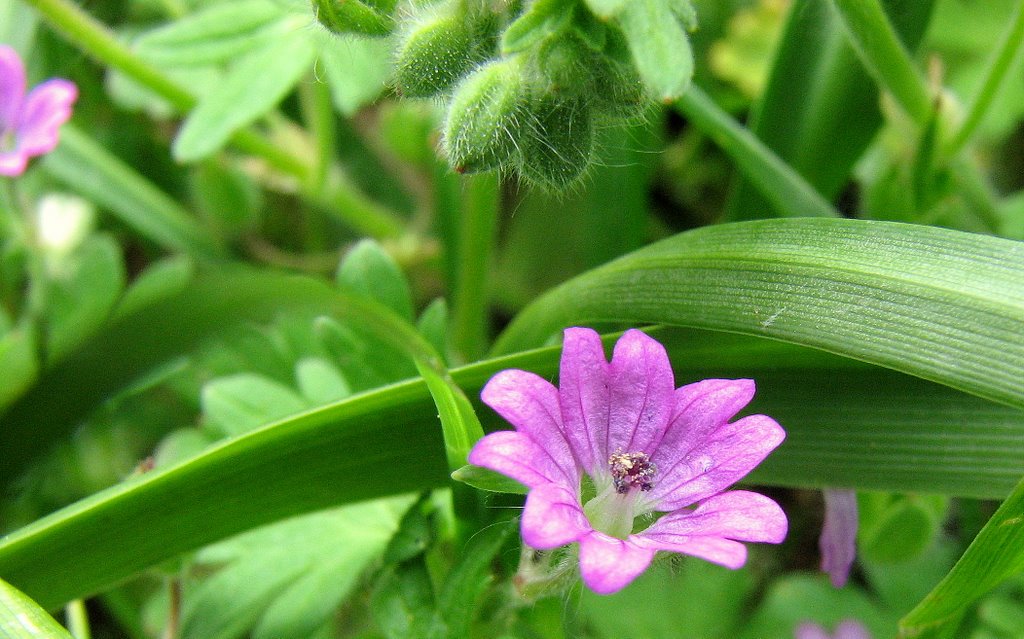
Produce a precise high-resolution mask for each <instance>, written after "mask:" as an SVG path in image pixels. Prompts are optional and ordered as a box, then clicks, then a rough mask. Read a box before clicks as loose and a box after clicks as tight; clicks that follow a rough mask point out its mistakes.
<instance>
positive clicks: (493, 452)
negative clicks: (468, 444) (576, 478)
mask: <svg viewBox="0 0 1024 639" xmlns="http://www.w3.org/2000/svg"><path fill="white" fill-rule="evenodd" d="M469 463H471V464H474V465H476V466H483V467H484V468H490V469H491V470H493V471H495V472H499V473H501V474H502V475H507V476H508V477H511V478H512V479H514V480H516V481H518V482H520V483H522V484H524V485H526V486H529V487H530V488H535V487H537V486H541V485H543V484H549V483H551V482H558V483H561V482H564V481H565V479H564V475H563V474H562V470H561V469H560V468H559V467H558V464H557V463H556V462H555V460H553V459H552V458H551V456H550V455H548V453H547V451H545V450H544V449H543V448H541V447H540V446H539V445H538V444H537V443H536V442H534V441H533V440H532V439H530V437H529V435H525V434H523V433H518V432H515V431H511V430H501V431H498V432H496V433H491V434H490V435H485V436H484V437H482V438H481V439H480V440H479V441H477V443H476V444H475V445H474V446H473V449H472V450H471V451H469Z"/></svg>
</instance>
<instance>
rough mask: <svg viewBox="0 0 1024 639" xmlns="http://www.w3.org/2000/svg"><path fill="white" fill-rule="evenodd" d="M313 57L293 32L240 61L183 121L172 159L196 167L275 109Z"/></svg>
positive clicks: (299, 31)
mask: <svg viewBox="0 0 1024 639" xmlns="http://www.w3.org/2000/svg"><path fill="white" fill-rule="evenodd" d="M314 54H315V49H314V47H313V43H312V40H311V38H310V37H309V36H308V34H306V33H305V32H304V31H303V30H302V29H296V30H293V31H291V32H289V33H288V34H287V35H286V36H283V37H280V38H275V39H274V40H273V41H272V42H271V44H269V45H268V46H267V47H265V48H263V49H260V50H258V51H255V52H253V53H252V54H250V55H248V56H246V57H245V58H243V59H242V60H240V61H239V62H238V63H237V64H236V65H235V66H234V67H232V68H231V70H230V72H229V73H228V76H227V77H226V78H225V79H224V82H223V83H222V84H221V85H219V86H218V87H217V88H216V89H214V90H213V91H212V92H211V93H209V94H207V95H205V96H203V97H202V98H201V99H200V101H199V103H198V104H197V105H196V107H195V109H194V110H193V111H192V112H191V113H190V114H189V116H188V117H187V118H186V119H185V123H184V126H182V129H181V131H180V132H179V133H178V137H177V138H175V140H174V146H173V148H172V152H173V154H174V157H175V159H177V160H178V161H181V162H191V161H195V160H198V159H201V158H204V157H207V156H209V155H211V154H213V153H215V152H216V151H217V150H219V149H220V148H221V147H223V146H224V145H225V144H227V142H228V139H229V138H230V137H231V135H232V134H233V133H235V132H236V131H238V130H239V129H241V128H242V127H244V126H246V125H248V124H252V123H253V122H255V121H256V120H257V119H258V118H260V117H261V116H263V115H265V114H266V113H267V112H269V111H270V110H271V109H273V108H274V107H275V106H277V104H278V102H280V101H281V99H282V98H284V96H285V95H287V94H288V92H289V91H291V90H292V89H293V88H294V86H295V83H296V82H298V81H299V79H300V78H301V77H302V75H303V74H304V73H306V72H307V71H308V70H309V69H310V65H311V64H312V63H313V58H314Z"/></svg>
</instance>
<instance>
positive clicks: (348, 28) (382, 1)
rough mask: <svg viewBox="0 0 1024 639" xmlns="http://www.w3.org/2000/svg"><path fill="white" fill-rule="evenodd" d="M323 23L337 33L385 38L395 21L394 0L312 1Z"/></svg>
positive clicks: (315, 12)
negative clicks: (392, 14)
mask: <svg viewBox="0 0 1024 639" xmlns="http://www.w3.org/2000/svg"><path fill="white" fill-rule="evenodd" d="M312 2H313V13H314V14H315V15H316V19H317V20H319V21H320V24H322V25H324V26H325V27H327V28H328V29H330V30H331V31H333V32H335V33H359V34H362V35H370V36H385V35H388V34H390V33H391V30H392V29H393V28H394V26H395V21H394V19H393V18H392V17H391V10H392V9H394V8H395V0H312Z"/></svg>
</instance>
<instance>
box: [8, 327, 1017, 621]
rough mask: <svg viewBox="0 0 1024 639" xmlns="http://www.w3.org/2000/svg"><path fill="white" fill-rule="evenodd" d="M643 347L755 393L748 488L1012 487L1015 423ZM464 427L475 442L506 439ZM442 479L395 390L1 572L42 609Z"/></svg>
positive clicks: (133, 490)
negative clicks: (761, 441)
mask: <svg viewBox="0 0 1024 639" xmlns="http://www.w3.org/2000/svg"><path fill="white" fill-rule="evenodd" d="M656 337H658V339H660V340H662V341H663V342H664V343H665V344H666V345H667V347H668V349H669V352H670V354H671V356H672V359H673V361H674V362H676V364H677V366H678V368H677V371H676V379H677V383H679V384H682V383H685V382H688V381H693V380H695V379H700V378H704V377H712V376H715V377H753V378H755V379H757V380H758V384H759V390H758V396H757V399H756V401H755V404H754V405H753V406H752V407H751V410H753V411H757V412H764V413H768V414H771V415H773V416H775V417H776V418H778V419H779V421H780V422H781V423H782V424H783V425H784V427H785V428H786V429H787V433H788V437H787V440H786V442H785V444H784V445H783V446H782V447H781V448H780V449H779V450H778V451H777V452H776V453H775V454H773V455H772V456H771V457H770V458H769V460H768V462H767V463H766V464H764V465H762V467H761V468H760V469H758V471H757V474H756V475H755V476H754V477H753V481H757V482H764V483H771V484H780V485H791V486H792V485H799V486H818V487H820V486H826V485H845V486H851V487H857V488H874V489H880V490H893V491H900V490H909V491H914V490H920V491H929V492H943V493H948V494H954V495H956V494H963V495H971V496H983V497H1002V496H1004V495H1006V494H1007V493H1008V492H1009V490H1010V489H1011V488H1012V486H1013V485H1014V483H1015V482H1016V481H1017V479H1018V478H1019V477H1020V476H1021V475H1022V474H1024V413H1021V411H1019V410H1016V409H1013V408H1010V407H1006V406H1002V405H999V404H994V403H991V402H987V401H985V400H982V399H979V398H977V397H973V396H970V395H966V394H963V393H959V392H956V391H951V390H950V389H948V388H945V387H943V386H940V385H937V384H933V383H930V382H927V381H924V380H920V379H916V378H913V377H908V376H905V375H900V374H898V373H895V372H892V371H886V370H883V369H878V368H875V367H870V366H866V365H863V364H859V363H857V362H853V361H851V360H847V359H844V358H839V357H836V356H832V355H828V354H824V353H821V352H818V351H814V350H811V349H805V348H800V347H795V346H791V345H787V344H782V343H778V342H774V341H771V340H764V339H757V338H752V337H744V336H737V335H729V334H716V333H709V332H704V331H691V330H679V329H675V330H671V331H666V330H661V331H659V332H658V333H657V335H656ZM559 354H560V349H559V348H557V347H550V348H545V349H541V350H537V351H530V352H527V353H523V354H520V355H517V356H515V357H511V358H501V359H495V360H488V361H485V362H481V363H479V364H476V365H473V366H468V367H464V368H461V369H456V370H453V371H452V377H453V379H454V381H455V382H456V383H457V384H458V385H459V386H460V387H462V388H464V389H466V391H467V395H469V396H470V397H477V396H478V393H479V389H480V388H481V387H482V386H483V384H484V383H485V382H486V380H487V379H488V378H489V377H490V376H491V375H492V374H493V373H495V372H496V371H498V370H502V369H505V368H510V367H515V368H523V369H528V370H532V371H535V372H537V373H538V374H540V375H543V376H545V377H550V376H552V375H553V373H554V371H556V370H557V365H558V359H559ZM822 398H827V401H823V399H822ZM477 407H478V409H480V406H479V403H478V404H477ZM479 414H480V416H481V418H482V419H483V420H484V422H485V426H486V427H487V428H488V429H494V428H506V427H507V425H505V424H503V423H502V422H500V420H499V419H498V418H497V417H496V415H495V414H494V413H493V412H491V411H489V410H480V411H479ZM837 443H838V444H839V445H837ZM447 480H448V468H447V463H446V460H445V453H444V445H443V442H442V437H441V430H440V428H438V422H437V408H436V407H435V405H434V402H433V401H432V399H431V396H430V393H429V391H428V389H427V387H426V384H425V383H424V382H423V381H422V380H410V381H408V382H404V383H401V384H396V385H392V386H388V387H385V388H381V389H378V390H375V391H372V392H368V393H364V394H361V395H358V396H354V397H352V398H349V399H346V400H344V401H342V402H339V403H336V404H331V405H328V406H324V407H322V408H318V409H315V410H312V411H309V412H306V413H304V414H301V415H297V416H293V417H290V418H288V419H285V420H282V421H280V422H277V423H276V424H272V425H268V426H266V427H264V428H262V429H259V430H256V431H253V432H251V433H248V434H246V435H242V436H239V437H236V438H233V439H228V440H225V441H224V442H222V443H221V444H219V445H217V446H215V447H213V448H211V449H209V450H207V451H205V452H204V453H203V454H201V455H200V456H198V457H196V458H193V459H191V460H189V461H186V462H184V463H182V464H180V465H178V466H176V467H171V468H168V469H165V470H157V471H153V472H150V473H147V474H144V475H142V476H140V477H138V478H135V479H133V480H130V481H128V482H125V483H123V484H120V485H118V486H115V487H113V488H110V489H108V490H106V491H104V492H101V493H99V494H97V495H94V496H92V497H90V498H88V499H86V500H83V501H81V502H79V503H77V504H75V505H72V506H70V507H68V508H66V509H64V510H62V511H59V512H57V513H54V514H53V515H50V516H48V517H46V518H44V519H41V520H39V521H37V522H35V523H33V524H31V525H29V526H27V527H26V528H23V529H21V530H19V531H15V532H14V533H12V534H10V535H8V536H7V537H5V538H4V539H3V541H2V542H0V574H3V575H4V576H5V577H6V578H7V579H9V580H10V581H11V582H12V583H13V584H14V585H16V586H17V587H19V588H20V589H22V590H23V591H24V592H26V593H27V594H28V595H29V596H31V597H34V598H35V599H36V600H37V601H39V602H40V603H41V604H42V605H43V606H46V607H53V606H56V605H59V604H61V603H63V602H65V601H67V600H70V599H74V598H78V597H82V596H85V595H88V594H91V593H95V592H98V591H101V590H103V589H105V588H107V587H109V586H110V585H112V584H114V583H117V582H118V581H120V580H123V579H124V578H126V577H128V576H130V575H132V574H134V573H136V572H137V571H139V570H143V569H145V568H147V567H149V566H153V565H157V564H159V563H160V562H162V561H165V560H167V559H169V558H172V557H174V556H176V555H177V554H179V553H182V552H185V551H188V550H191V549H194V548H198V547H201V546H203V545H205V544H208V543H210V542H212V541H216V540H217V539H221V538H224V537H226V536H229V535H231V534H233V533H237V532H240V531H243V530H247V529H250V528H253V527H255V526H258V525H260V524H263V523H267V522H270V521H274V520H277V519H281V518H283V517H287V516H290V515H295V514H299V513H303V512H309V511H312V510H316V509H320V508H324V507H328V506H334V505H340V504H344V503H349V502H353V501H358V500H363V499H369V498H373V497H378V496H383V495H391V494H398V493H402V492H407V491H413V490H422V489H426V488H430V487H434V486H440V485H443V484H444V483H445V482H446V481H447ZM54 575H60V578H59V579H55V578H54Z"/></svg>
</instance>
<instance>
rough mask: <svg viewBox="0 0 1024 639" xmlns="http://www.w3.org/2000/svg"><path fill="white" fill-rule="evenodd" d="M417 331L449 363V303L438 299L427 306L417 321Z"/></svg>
mask: <svg viewBox="0 0 1024 639" xmlns="http://www.w3.org/2000/svg"><path fill="white" fill-rule="evenodd" d="M416 329H417V330H418V331H419V332H420V334H421V335H423V337H424V338H426V340H427V341H428V342H430V345H431V346H433V347H434V350H436V351H437V352H438V353H439V354H440V355H441V356H442V358H443V359H445V360H446V361H447V357H446V353H447V352H448V303H447V302H445V300H444V298H441V297H439V298H437V299H436V300H434V301H433V302H431V303H430V304H428V305H427V308H425V309H423V312H422V313H420V317H419V320H417V321H416Z"/></svg>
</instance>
